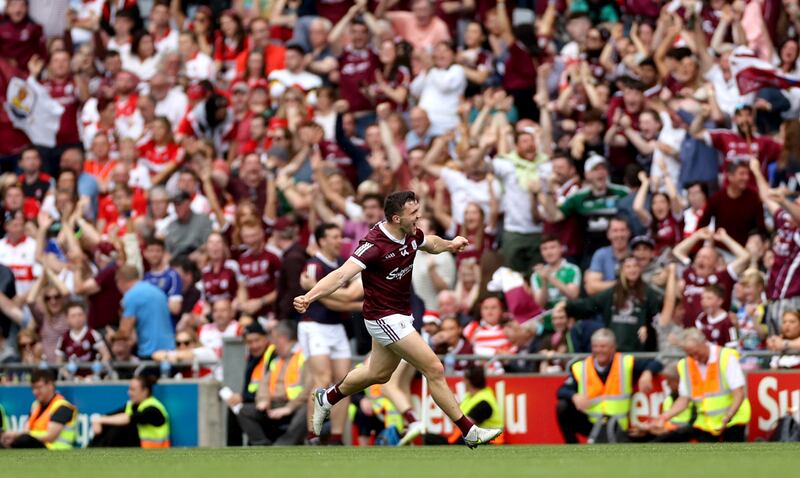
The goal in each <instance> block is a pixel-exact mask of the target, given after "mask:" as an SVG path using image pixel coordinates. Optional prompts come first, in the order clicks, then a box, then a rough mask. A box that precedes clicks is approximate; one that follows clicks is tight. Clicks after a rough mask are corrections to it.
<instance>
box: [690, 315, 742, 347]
mask: <svg viewBox="0 0 800 478" xmlns="http://www.w3.org/2000/svg"><path fill="white" fill-rule="evenodd" d="M694 326H695V327H697V328H698V329H700V331H701V332H703V334H704V335H705V336H706V339H707V340H708V341H709V342H711V343H712V344H717V345H719V346H720V347H725V346H729V347H730V346H731V345H733V344H735V343H736V341H737V340H739V339H738V336H737V334H736V326H735V325H734V324H733V321H732V320H731V315H730V314H729V313H728V312H726V311H725V310H723V311H722V312H720V313H719V315H717V316H715V317H709V315H708V314H706V313H705V312H700V315H698V316H697V320H695V322H694ZM732 343H733V344H732ZM733 346H734V347H736V345H733Z"/></svg>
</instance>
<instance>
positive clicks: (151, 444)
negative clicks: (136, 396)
mask: <svg viewBox="0 0 800 478" xmlns="http://www.w3.org/2000/svg"><path fill="white" fill-rule="evenodd" d="M133 407H134V405H133V403H131V402H128V403H127V404H126V405H125V414H126V415H128V416H131V415H133V412H134V409H133ZM150 407H152V408H155V409H156V410H158V411H159V412H160V413H161V414H162V415H164V424H163V425H161V426H155V425H139V424H137V425H136V429H137V430H138V431H139V442H140V444H141V446H142V448H169V447H170V446H172V443H171V442H170V440H169V415H168V414H167V409H166V408H164V404H162V403H161V402H160V401H158V399H157V398H156V397H152V396H150V397H147V398H145V399H144V400H142V403H140V404H139V405H136V411H137V412H140V411H143V410H144V409H146V408H150Z"/></svg>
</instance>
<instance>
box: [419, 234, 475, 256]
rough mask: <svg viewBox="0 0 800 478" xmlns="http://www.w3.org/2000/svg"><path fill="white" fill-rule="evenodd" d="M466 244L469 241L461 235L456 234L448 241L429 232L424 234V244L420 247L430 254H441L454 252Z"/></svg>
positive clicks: (459, 250) (457, 251) (461, 249)
mask: <svg viewBox="0 0 800 478" xmlns="http://www.w3.org/2000/svg"><path fill="white" fill-rule="evenodd" d="M467 245H469V241H468V240H466V239H465V238H463V237H461V236H456V237H454V238H453V240H452V241H448V240H447V239H442V238H441V237H439V236H435V235H433V234H429V235H427V236H425V244H424V245H423V246H422V247H420V249H422V250H423V251H425V252H428V253H430V254H441V253H442V252H451V253H453V254H456V253H459V252H461V251H463V250H464V248H465V247H467Z"/></svg>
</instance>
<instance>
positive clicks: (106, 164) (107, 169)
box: [83, 159, 117, 181]
mask: <svg viewBox="0 0 800 478" xmlns="http://www.w3.org/2000/svg"><path fill="white" fill-rule="evenodd" d="M116 166H117V161H116V160H113V159H110V160H109V159H106V161H95V160H93V159H90V160H89V161H86V163H85V164H84V165H83V172H84V173H86V174H88V175H90V176H94V177H95V178H97V179H98V180H100V181H108V178H109V177H110V176H111V171H112V170H113V169H114V168H115V167H116Z"/></svg>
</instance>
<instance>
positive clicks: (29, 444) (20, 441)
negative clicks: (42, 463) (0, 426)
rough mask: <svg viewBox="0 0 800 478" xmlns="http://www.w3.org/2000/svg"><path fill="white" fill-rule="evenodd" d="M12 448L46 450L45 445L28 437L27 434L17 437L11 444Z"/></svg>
mask: <svg viewBox="0 0 800 478" xmlns="http://www.w3.org/2000/svg"><path fill="white" fill-rule="evenodd" d="M11 448H46V447H45V445H44V443H42V442H40V441H39V440H37V439H36V438H33V437H32V436H30V435H28V434H27V433H26V434H24V435H20V436H18V437H17V439H16V440H14V441H13V442H11Z"/></svg>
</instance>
